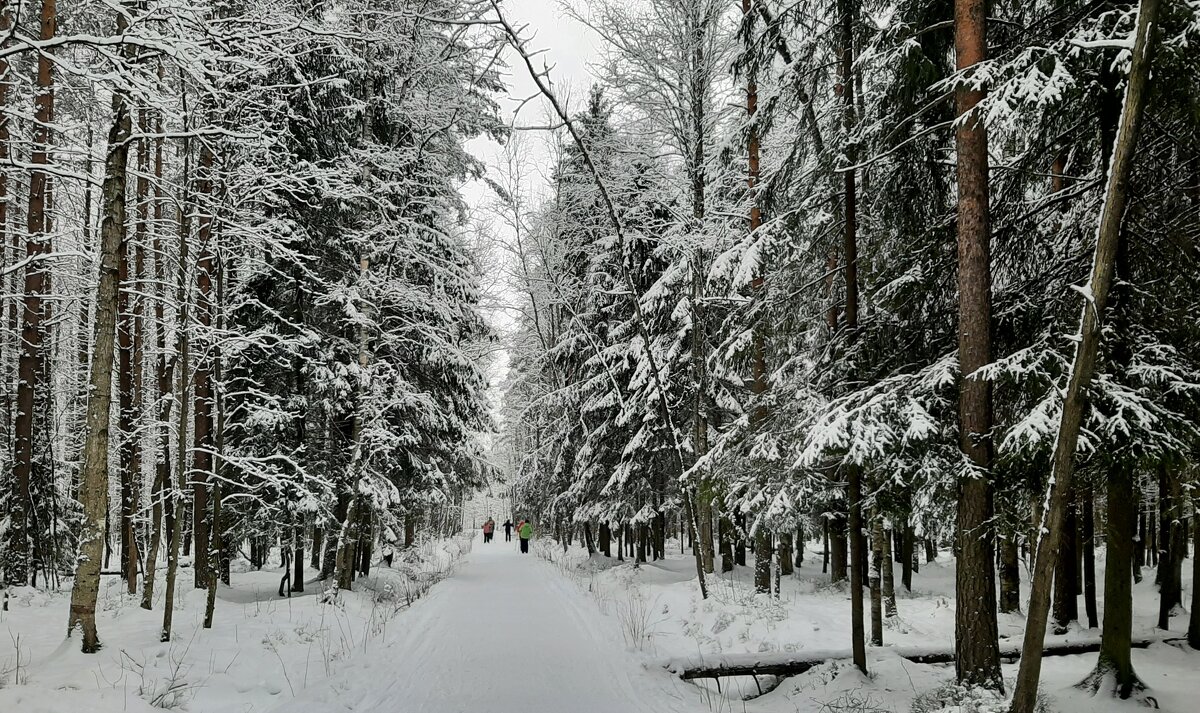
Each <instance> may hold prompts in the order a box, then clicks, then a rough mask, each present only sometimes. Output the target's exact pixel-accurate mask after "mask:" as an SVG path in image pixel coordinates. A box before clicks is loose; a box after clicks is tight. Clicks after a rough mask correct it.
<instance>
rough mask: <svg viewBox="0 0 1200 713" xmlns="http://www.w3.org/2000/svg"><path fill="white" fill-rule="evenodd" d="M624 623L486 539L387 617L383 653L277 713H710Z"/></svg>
mask: <svg viewBox="0 0 1200 713" xmlns="http://www.w3.org/2000/svg"><path fill="white" fill-rule="evenodd" d="M617 627H618V624H617V622H615V621H613V620H607V619H605V618H604V617H603V616H602V615H601V614H600V612H599V610H598V608H597V606H596V603H595V602H594V601H591V600H590V599H588V598H587V595H586V594H585V593H583V592H582V591H580V590H579V588H578V587H576V586H575V585H574V584H573V583H571V582H570V581H568V580H567V579H566V578H564V577H563V576H562V575H561V574H560V573H559V572H558V571H557V570H556V569H555V568H554V567H552V566H551V565H549V564H548V563H546V562H544V561H542V560H540V559H538V558H537V557H536V556H535V555H534V554H532V553H531V554H527V555H522V554H520V553H519V552H518V551H517V540H516V537H515V536H514V537H513V541H512V542H505V541H504V540H503V539H502V538H501V539H496V540H494V541H493V542H491V543H489V544H484V543H483V540H482V538H481V537H479V538H476V540H475V543H474V547H473V550H472V552H471V554H470V555H468V556H467V558H466V559H465V560H464V561H463V563H462V564H461V565H460V567H459V569H458V571H457V572H456V573H455V574H454V575H453V576H452V577H450V578H449V579H447V580H446V581H444V582H441V583H440V584H438V585H437V586H436V587H434V589H433V590H432V592H431V594H430V596H429V597H428V598H427V599H425V600H422V601H420V602H418V603H417V604H416V605H415V606H414V607H413V608H412V609H410V610H409V611H407V612H404V613H402V614H401V615H400V616H399V617H398V618H397V619H395V620H393V621H392V622H391V624H390V625H389V629H390V631H389V633H388V638H389V639H390V641H388V643H387V645H386V646H383V647H377V648H376V649H375V650H374V651H373V652H371V654H370V655H369V656H367V657H363V658H364V659H365V660H364V662H363V665H361V666H358V665H355V666H354V668H353V669H352V672H351V675H348V676H341V677H336V678H335V680H333V681H330V682H329V683H328V684H318V685H316V686H313V687H310V688H309V689H308V690H307V691H304V692H301V693H300V694H299V696H298V699H297V700H296V701H294V702H289V703H287V704H286V705H283V706H281V707H280V708H279V710H280V711H281V712H282V711H287V712H288V713H297V712H299V711H305V712H308V711H312V712H313V713H316V712H317V711H321V712H322V713H325V712H327V711H354V712H355V713H368V712H370V713H484V712H486V713H707V712H708V708H707V706H705V705H704V704H703V703H702V702H701V700H700V694H699V690H698V689H697V688H695V687H694V686H692V685H691V684H687V683H684V682H682V681H680V680H679V679H677V678H674V677H672V676H671V675H669V674H667V673H666V672H665V671H662V670H659V669H657V667H653V666H651V667H649V668H647V667H645V666H643V665H642V664H641V663H640V662H639V657H637V656H635V655H633V654H631V653H630V652H628V651H627V650H626V649H625V647H624V645H623V644H622V641H621V635H620V633H619V629H618V628H617ZM314 689H317V690H314ZM321 689H324V690H321Z"/></svg>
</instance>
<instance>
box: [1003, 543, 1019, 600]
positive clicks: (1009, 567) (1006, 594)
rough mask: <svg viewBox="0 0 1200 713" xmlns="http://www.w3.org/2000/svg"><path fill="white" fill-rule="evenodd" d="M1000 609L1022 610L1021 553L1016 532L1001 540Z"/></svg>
mask: <svg viewBox="0 0 1200 713" xmlns="http://www.w3.org/2000/svg"><path fill="white" fill-rule="evenodd" d="M1000 611H1001V612H1003V613H1005V614H1018V613H1020V611H1021V553H1020V552H1019V551H1018V549H1017V540H1016V535H1015V534H1013V535H1010V536H1008V537H1006V538H1004V539H1003V540H1002V541H1001V542H1000Z"/></svg>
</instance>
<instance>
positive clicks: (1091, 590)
mask: <svg viewBox="0 0 1200 713" xmlns="http://www.w3.org/2000/svg"><path fill="white" fill-rule="evenodd" d="M1080 485H1082V486H1083V487H1082V490H1083V504H1082V506H1081V509H1082V510H1083V512H1082V515H1083V603H1084V609H1085V610H1086V612H1087V619H1088V628H1089V629H1095V628H1096V627H1098V626H1100V619H1099V617H1098V615H1097V611H1096V503H1095V502H1094V500H1095V498H1094V494H1093V492H1092V484H1091V483H1087V484H1083V483H1080Z"/></svg>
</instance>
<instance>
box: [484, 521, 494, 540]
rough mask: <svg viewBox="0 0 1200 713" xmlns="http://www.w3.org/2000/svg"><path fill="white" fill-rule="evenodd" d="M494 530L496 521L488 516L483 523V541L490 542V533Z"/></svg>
mask: <svg viewBox="0 0 1200 713" xmlns="http://www.w3.org/2000/svg"><path fill="white" fill-rule="evenodd" d="M495 531H496V521H495V520H493V519H492V518H490V517H489V518H488V519H487V522H485V523H483V541H484V542H485V543H486V542H491V541H492V533H494V532H495Z"/></svg>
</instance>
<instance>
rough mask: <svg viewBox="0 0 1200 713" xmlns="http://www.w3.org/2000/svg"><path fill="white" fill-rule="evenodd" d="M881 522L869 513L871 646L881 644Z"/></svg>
mask: <svg viewBox="0 0 1200 713" xmlns="http://www.w3.org/2000/svg"><path fill="white" fill-rule="evenodd" d="M883 538H884V534H883V522H882V518H881V517H880V516H879V513H878V512H873V513H872V514H871V576H870V577H869V578H868V581H869V583H870V586H871V646H883Z"/></svg>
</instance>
